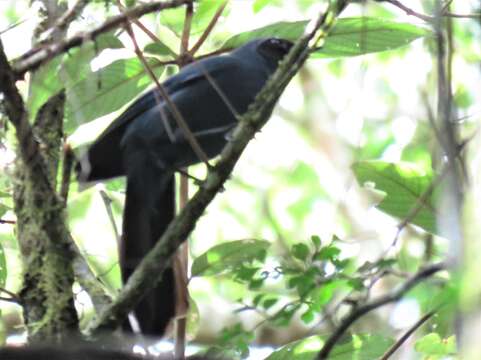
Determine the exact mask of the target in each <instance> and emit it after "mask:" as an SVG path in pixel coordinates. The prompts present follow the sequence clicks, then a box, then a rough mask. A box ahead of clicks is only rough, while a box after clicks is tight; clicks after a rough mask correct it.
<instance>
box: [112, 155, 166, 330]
mask: <svg viewBox="0 0 481 360" xmlns="http://www.w3.org/2000/svg"><path fill="white" fill-rule="evenodd" d="M136 160H137V161H136V163H130V165H131V166H129V169H130V170H129V173H128V174H127V195H126V200H125V208H124V219H123V236H122V241H121V246H120V264H121V270H122V278H123V281H124V282H125V281H127V280H128V278H129V277H130V275H131V274H132V272H133V271H134V270H135V268H136V267H137V265H138V264H139V263H140V261H141V260H142V258H143V257H144V256H145V255H146V254H147V253H148V252H149V251H150V250H151V249H152V248H153V247H154V245H155V244H156V242H157V241H158V240H159V238H160V237H161V236H162V234H163V232H164V231H165V229H166V228H167V226H168V225H169V223H170V222H171V220H172V219H173V217H174V215H175V192H174V187H175V182H174V176H173V175H172V174H168V175H167V174H165V173H164V172H162V171H160V170H158V169H157V170H156V169H155V168H154V166H153V164H152V163H151V162H150V163H148V161H138V160H146V159H136ZM144 162H145V163H144ZM152 276H155V275H154V274H152ZM174 281H175V279H174V273H173V269H172V267H171V266H169V267H168V268H167V269H166V271H165V272H164V274H163V277H162V280H161V282H159V284H158V285H157V286H156V287H155V288H154V289H153V290H152V291H150V292H149V293H148V294H147V295H146V296H145V298H144V299H143V300H142V301H141V302H140V303H139V304H138V305H137V306H136V307H135V309H134V311H133V312H134V315H135V317H136V319H137V323H138V325H139V328H140V331H141V333H142V334H144V335H151V336H162V335H163V334H164V332H165V330H166V327H167V325H168V324H169V322H170V320H171V319H172V317H173V316H174V315H175V282H174ZM130 325H131V324H130V323H129V322H128V321H126V322H124V324H123V328H124V330H127V331H132V327H131V326H130Z"/></svg>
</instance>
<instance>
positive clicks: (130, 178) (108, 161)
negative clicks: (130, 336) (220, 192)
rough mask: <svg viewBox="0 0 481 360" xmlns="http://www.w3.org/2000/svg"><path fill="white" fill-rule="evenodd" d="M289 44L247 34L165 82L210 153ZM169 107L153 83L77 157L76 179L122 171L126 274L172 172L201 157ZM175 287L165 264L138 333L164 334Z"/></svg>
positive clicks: (151, 230)
mask: <svg viewBox="0 0 481 360" xmlns="http://www.w3.org/2000/svg"><path fill="white" fill-rule="evenodd" d="M291 47H292V43H291V42H290V41H287V40H283V39H277V38H268V39H257V40H252V41H250V42H248V43H246V44H245V45H243V46H241V47H239V48H237V49H236V50H234V51H232V52H231V53H229V54H226V55H218V56H212V57H208V58H205V59H202V60H200V61H197V62H193V63H191V64H189V65H188V66H186V67H184V68H182V69H181V70H180V71H179V72H178V73H177V74H176V75H174V76H172V77H170V78H169V79H167V80H166V81H165V82H164V83H163V86H164V88H165V90H166V91H167V93H168V95H169V98H170V99H171V100H172V102H173V103H174V104H175V106H176V107H177V109H178V110H179V111H180V113H181V115H182V117H183V119H184V120H185V122H186V123H187V124H188V126H189V128H190V130H191V132H192V133H193V134H194V136H195V138H196V140H197V141H198V143H199V144H200V146H201V148H202V150H203V152H204V153H205V154H206V155H207V156H208V157H209V158H211V157H214V156H216V155H218V154H219V153H220V152H221V150H222V148H223V147H224V145H225V144H226V142H227V141H228V140H227V138H228V134H229V132H230V131H231V130H232V129H233V128H234V126H235V125H236V123H237V118H236V114H243V113H244V112H246V110H247V107H248V106H249V104H251V103H252V102H253V100H254V98H255V96H256V95H257V94H258V93H259V91H260V90H261V89H262V87H263V86H264V84H265V83H266V81H267V79H268V78H269V77H270V76H271V75H272V74H273V72H274V71H275V70H276V68H277V65H278V63H279V61H280V60H281V59H282V58H283V57H284V56H285V55H286V54H287V52H288V51H289V50H290V48H291ZM172 113H173V112H172V111H171V109H170V107H169V104H168V103H166V101H164V100H163V99H162V97H161V96H160V94H159V93H158V90H157V89H153V90H150V91H149V92H147V93H146V94H144V95H143V96H141V97H140V98H139V99H138V100H136V101H135V102H134V103H133V104H132V105H130V106H129V107H128V108H127V110H126V111H125V112H124V113H123V114H122V115H120V116H119V117H118V118H117V119H116V120H114V121H113V122H112V124H111V125H110V126H109V127H108V128H107V129H106V130H105V131H104V132H103V133H102V134H101V135H100V136H99V137H98V139H97V140H96V141H95V142H94V143H93V144H92V145H91V146H90V148H89V149H88V151H87V152H86V153H85V155H84V156H83V157H82V158H81V159H80V160H79V165H78V172H79V181H97V180H104V179H108V178H112V177H116V176H127V194H126V201H125V208H124V215H123V236H122V241H121V246H120V248H121V250H120V265H121V269H122V277H123V280H124V281H126V280H127V279H128V278H129V276H130V275H131V274H132V272H133V270H134V269H135V267H136V266H137V265H138V263H139V262H140V261H141V259H142V258H143V257H144V256H145V255H146V254H147V253H148V252H149V251H150V250H151V249H152V247H153V246H154V245H155V243H156V242H157V241H158V239H159V238H160V237H161V235H162V233H163V232H164V231H165V229H166V227H167V225H168V224H169V223H170V221H171V220H172V218H173V216H174V205H175V198H174V176H173V175H174V172H175V171H176V170H178V169H180V168H182V167H186V166H189V165H192V164H195V163H198V162H199V161H200V160H199V158H198V157H197V156H196V154H195V152H194V151H193V150H192V148H191V146H190V144H189V143H188V141H187V139H186V136H185V134H184V133H183V131H182V130H181V129H180V128H179V127H178V125H177V122H176V120H175V118H174V116H173V115H172ZM174 288H175V287H174V278H173V273H172V269H171V268H169V269H168V271H166V272H165V273H164V276H163V279H162V282H160V283H159V285H158V287H157V288H156V289H154V290H153V291H152V292H151V293H149V294H148V295H147V296H146V297H145V299H144V300H143V301H141V303H140V304H139V305H138V306H137V307H136V308H135V309H134V314H135V315H136V317H137V321H138V323H139V325H140V329H141V331H142V333H144V334H149V335H162V334H163V332H164V330H165V328H166V326H167V324H168V322H169V321H170V319H171V318H172V317H173V316H174V312H175V309H174V306H175V298H174ZM124 328H125V329H129V325H128V324H127V323H126V324H124Z"/></svg>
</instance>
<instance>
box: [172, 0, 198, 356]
mask: <svg viewBox="0 0 481 360" xmlns="http://www.w3.org/2000/svg"><path fill="white" fill-rule="evenodd" d="M193 16H194V7H193V4H192V3H190V4H188V5H187V6H186V7H185V19H184V29H183V31H182V38H181V44H180V53H179V57H178V63H179V66H180V67H182V66H185V65H187V64H188V63H189V62H190V61H191V56H190V54H189V39H190V30H191V26H192V18H193ZM185 171H186V172H187V171H188V169H185ZM179 193H180V196H179V199H180V204H179V205H180V206H179V208H180V209H182V208H183V207H184V206H185V204H186V203H187V201H188V198H189V182H188V178H187V176H185V175H181V176H180V191H179ZM188 262H189V245H188V242H184V244H183V245H182V246H181V247H180V248H179V249H178V250H177V252H176V253H175V255H174V257H173V260H172V264H173V271H174V279H175V301H176V303H175V315H176V316H175V320H174V321H175V327H174V328H175V339H174V340H175V347H174V357H175V359H177V360H183V359H184V358H185V346H186V330H187V311H188V310H189V289H188V287H187V283H188V280H187V271H188V269H187V267H188Z"/></svg>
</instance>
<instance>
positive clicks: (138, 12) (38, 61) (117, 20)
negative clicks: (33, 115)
mask: <svg viewBox="0 0 481 360" xmlns="http://www.w3.org/2000/svg"><path fill="white" fill-rule="evenodd" d="M192 1H193V0H169V1H155V2H151V3H147V4H143V5H139V6H137V7H134V8H132V9H130V10H128V11H126V12H124V13H123V14H119V15H117V16H113V17H111V18H110V19H108V20H106V21H105V22H104V23H103V24H101V25H99V26H97V27H96V28H94V29H93V30H91V31H88V32H83V33H78V34H76V35H74V36H72V37H71V38H69V39H66V40H62V41H59V42H56V43H53V44H50V45H43V46H39V47H37V48H35V49H32V50H30V51H28V52H27V53H25V54H23V55H22V56H20V58H19V59H18V60H17V61H16V64H15V65H14V66H13V71H14V73H15V78H16V79H22V78H23V76H24V75H25V73H26V72H27V71H31V70H35V69H37V68H38V67H40V66H41V65H43V64H45V63H46V62H48V61H50V60H51V59H53V58H54V57H55V56H57V55H60V54H63V53H66V52H67V51H68V50H70V49H72V48H74V47H77V46H80V45H82V44H83V43H84V42H86V41H90V40H94V39H95V38H97V37H98V36H99V35H102V34H104V33H106V32H109V31H112V30H115V29H117V28H119V27H121V26H123V25H125V24H126V23H128V21H129V19H138V18H140V17H141V16H143V15H146V14H149V13H153V12H156V11H161V10H165V9H171V8H175V7H179V6H182V5H185V4H190V3H191V2H192Z"/></svg>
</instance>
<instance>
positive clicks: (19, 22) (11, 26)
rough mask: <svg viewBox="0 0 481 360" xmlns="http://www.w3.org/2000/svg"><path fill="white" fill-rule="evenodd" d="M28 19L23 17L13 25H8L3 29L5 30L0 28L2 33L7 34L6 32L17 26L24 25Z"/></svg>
mask: <svg viewBox="0 0 481 360" xmlns="http://www.w3.org/2000/svg"><path fill="white" fill-rule="evenodd" d="M27 20H28V19H22V20H19V21H17V22H16V23H13V24H11V25H8V26H7V28H5V29H3V30H0V35H3V34H5V33H6V32H8V31H10V30H12V29H14V28H16V27H17V26H19V25H22V24H23V23H24V22H25V21H27Z"/></svg>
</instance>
